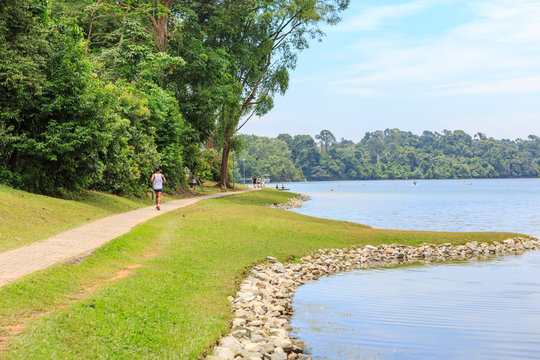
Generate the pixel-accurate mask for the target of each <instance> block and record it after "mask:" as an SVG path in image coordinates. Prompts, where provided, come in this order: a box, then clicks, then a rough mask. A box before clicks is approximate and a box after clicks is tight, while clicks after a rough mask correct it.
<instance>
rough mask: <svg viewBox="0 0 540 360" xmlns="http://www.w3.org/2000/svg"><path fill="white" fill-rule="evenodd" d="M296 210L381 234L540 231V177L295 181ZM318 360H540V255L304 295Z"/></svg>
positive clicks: (409, 270)
mask: <svg viewBox="0 0 540 360" xmlns="http://www.w3.org/2000/svg"><path fill="white" fill-rule="evenodd" d="M287 185H288V187H289V188H290V189H291V191H294V192H299V193H304V194H308V195H311V197H312V200H311V201H308V202H306V203H304V206H303V207H302V208H300V209H296V210H294V211H296V212H299V213H303V214H306V215H311V216H317V217H323V218H330V219H337V220H346V221H353V222H358V223H362V224H366V225H371V226H373V227H377V228H389V229H414V230H439V231H510V232H520V233H525V234H529V235H533V236H539V235H540V180H538V179H521V180H520V179H511V180H466V181H462V180H439V181H435V180H434V181H431V180H424V181H417V182H416V185H415V184H414V183H413V181H412V180H410V181H345V182H308V183H289V184H287ZM293 306H294V309H295V313H294V315H293V317H292V319H291V324H292V326H293V329H294V330H293V335H294V336H295V337H296V338H299V339H301V340H303V341H305V342H306V343H307V344H309V348H308V353H309V354H310V355H311V356H312V358H313V359H336V360H337V359H392V360H393V359H452V360H453V359H486V360H487V359H540V252H538V251H537V252H530V253H525V254H523V255H517V256H516V255H512V256H504V257H499V258H494V259H490V260H484V261H473V262H462V263H451V264H430V265H415V266H405V267H398V268H387V269H371V270H357V271H351V272H348V273H344V274H341V275H337V276H332V277H328V278H323V279H320V280H318V281H316V282H311V283H308V284H306V285H304V286H302V287H300V288H299V289H298V290H297V293H296V295H295V298H294V302H293Z"/></svg>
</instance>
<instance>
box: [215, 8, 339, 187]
mask: <svg viewBox="0 0 540 360" xmlns="http://www.w3.org/2000/svg"><path fill="white" fill-rule="evenodd" d="M222 4H223V5H225V4H227V5H228V6H227V7H226V11H225V12H224V13H223V14H224V24H226V26H223V27H222V28H221V29H222V30H221V31H219V32H218V33H216V34H215V35H216V42H217V44H219V46H220V47H222V48H223V49H224V50H225V51H226V52H227V54H228V57H229V67H228V74H229V75H230V80H231V81H232V86H233V89H234V93H233V94H232V96H230V97H229V99H228V100H229V101H228V102H226V103H224V104H223V106H222V108H221V109H220V112H219V115H218V129H219V131H220V135H221V144H222V148H223V150H222V163H221V178H220V183H221V184H222V185H226V186H230V184H229V181H228V173H227V167H228V162H229V152H230V150H231V139H232V138H233V136H234V135H235V134H236V132H237V131H238V130H240V129H241V128H242V127H243V126H244V125H245V124H246V123H247V122H248V121H249V120H250V119H251V118H252V117H253V116H254V115H258V116H260V115H263V114H265V113H267V112H268V111H270V109H271V108H272V107H273V96H274V94H276V93H281V94H283V93H285V91H286V90H287V87H288V82H289V70H291V69H294V67H295V66H296V59H297V56H298V53H299V52H300V51H302V50H303V49H305V48H307V47H308V44H309V40H310V39H317V40H320V39H321V38H322V36H323V35H324V34H323V32H322V31H321V30H320V28H319V26H320V25H321V24H336V23H337V22H338V21H339V20H340V14H341V12H342V11H344V10H345V9H346V7H347V6H348V4H349V0H276V1H264V0H251V1H230V2H223V3H222ZM224 8H225V6H224ZM241 120H242V122H241Z"/></svg>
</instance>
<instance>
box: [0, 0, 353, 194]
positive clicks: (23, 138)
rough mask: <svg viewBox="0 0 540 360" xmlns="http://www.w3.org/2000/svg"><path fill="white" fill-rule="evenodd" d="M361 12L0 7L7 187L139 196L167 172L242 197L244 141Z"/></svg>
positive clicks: (233, 5)
mask: <svg viewBox="0 0 540 360" xmlns="http://www.w3.org/2000/svg"><path fill="white" fill-rule="evenodd" d="M348 3H349V0H275V1H266V0H240V1H238V0H55V1H51V0H18V1H12V0H0V182H2V183H5V184H8V185H11V186H14V187H19V188H23V189H27V190H30V191H34V192H38V193H46V194H57V195H58V194H62V193H63V192H65V191H66V190H68V191H69V190H77V189H97V190H102V191H108V192H111V193H116V194H139V193H141V192H143V191H145V190H144V189H145V188H146V187H147V186H148V177H149V175H150V174H151V173H152V171H153V168H154V167H155V166H157V165H160V166H161V167H162V169H163V171H164V173H165V174H166V175H167V179H168V185H169V188H176V187H181V186H183V185H185V181H186V177H185V173H186V171H187V170H189V171H193V172H195V173H196V174H198V175H200V176H209V177H213V178H214V179H215V180H218V181H219V182H220V184H221V185H223V186H230V183H229V176H230V169H229V168H230V166H229V158H230V153H231V151H238V149H239V146H240V145H239V144H240V141H239V138H238V136H237V132H238V131H239V130H240V129H241V128H242V127H243V126H244V125H245V124H246V122H248V121H249V120H250V119H251V118H252V117H253V116H260V115H263V114H265V113H267V112H268V111H270V110H271V109H272V106H273V97H274V95H275V94H284V93H285V92H286V90H287V87H288V82H289V72H290V71H291V70H292V69H294V67H295V65H296V59H297V57H298V56H299V54H300V52H301V51H302V50H304V49H305V48H307V47H308V46H309V43H310V41H318V40H321V39H322V37H323V36H324V33H323V32H322V31H321V29H320V26H321V25H323V24H330V25H332V24H336V23H337V22H338V21H339V20H340V16H341V14H342V12H343V11H344V10H345V9H346V8H347V6H348Z"/></svg>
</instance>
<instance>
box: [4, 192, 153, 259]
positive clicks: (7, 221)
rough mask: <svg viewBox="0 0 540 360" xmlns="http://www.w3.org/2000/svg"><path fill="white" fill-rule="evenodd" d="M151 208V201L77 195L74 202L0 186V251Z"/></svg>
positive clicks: (95, 193)
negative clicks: (91, 223) (130, 211)
mask: <svg viewBox="0 0 540 360" xmlns="http://www.w3.org/2000/svg"><path fill="white" fill-rule="evenodd" d="M151 204H152V200H151V199H147V200H141V199H126V198H121V197H118V196H114V195H109V194H103V193H98V192H94V191H88V192H84V193H80V194H78V197H77V200H63V199H57V198H51V197H47V196H42V195H36V194H32V193H28V192H25V191H21V190H14V189H11V188H8V187H6V186H2V185H0V251H5V250H8V249H12V248H15V247H19V246H22V245H25V244H28V243H31V242H34V241H36V240H41V239H45V238H47V237H50V236H52V235H54V234H57V233H60V232H62V231H64V230H67V229H70V228H73V227H76V226H78V225H80V224H83V223H85V222H88V221H91V220H95V219H98V218H101V217H104V216H107V215H111V214H115V213H120V212H125V211H129V210H133V209H136V208H139V207H142V206H147V205H151Z"/></svg>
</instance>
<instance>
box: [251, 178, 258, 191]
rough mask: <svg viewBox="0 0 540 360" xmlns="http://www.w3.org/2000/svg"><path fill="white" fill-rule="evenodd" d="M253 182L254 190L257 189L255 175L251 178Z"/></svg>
mask: <svg viewBox="0 0 540 360" xmlns="http://www.w3.org/2000/svg"><path fill="white" fill-rule="evenodd" d="M251 181H252V182H253V188H254V189H256V188H257V177H256V176H255V175H253V177H252V178H251Z"/></svg>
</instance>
